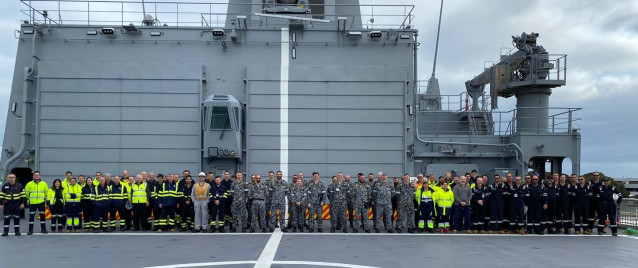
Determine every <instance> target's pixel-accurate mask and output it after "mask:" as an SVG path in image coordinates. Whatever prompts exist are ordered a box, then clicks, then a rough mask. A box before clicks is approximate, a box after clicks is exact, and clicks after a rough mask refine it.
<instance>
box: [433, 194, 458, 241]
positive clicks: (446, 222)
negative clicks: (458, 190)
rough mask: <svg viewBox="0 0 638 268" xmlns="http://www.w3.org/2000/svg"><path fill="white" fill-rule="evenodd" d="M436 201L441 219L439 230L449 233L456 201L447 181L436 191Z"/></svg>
mask: <svg viewBox="0 0 638 268" xmlns="http://www.w3.org/2000/svg"><path fill="white" fill-rule="evenodd" d="M434 203H435V204H436V209H437V210H436V212H437V217H438V219H439V231H440V232H441V233H443V232H445V233H449V232H450V212H451V211H452V204H453V203H454V193H453V192H452V190H450V189H449V188H448V183H447V182H443V183H442V184H441V190H439V191H437V192H436V193H434Z"/></svg>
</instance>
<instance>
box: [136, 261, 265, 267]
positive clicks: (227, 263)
mask: <svg viewBox="0 0 638 268" xmlns="http://www.w3.org/2000/svg"><path fill="white" fill-rule="evenodd" d="M253 263H256V261H221V262H200V263H182V264H170V265H162V266H149V267H146V268H184V267H201V266H223V265H238V264H253Z"/></svg>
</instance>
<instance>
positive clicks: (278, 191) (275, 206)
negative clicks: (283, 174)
mask: <svg viewBox="0 0 638 268" xmlns="http://www.w3.org/2000/svg"><path fill="white" fill-rule="evenodd" d="M269 189H270V198H269V199H270V211H271V213H272V214H271V215H270V222H269V227H270V228H272V229H274V228H275V223H277V210H279V227H280V228H282V229H283V228H285V226H286V194H288V182H287V181H285V180H281V181H278V180H277V181H275V182H273V183H272V184H271V185H270V187H269Z"/></svg>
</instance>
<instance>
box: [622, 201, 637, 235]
mask: <svg viewBox="0 0 638 268" xmlns="http://www.w3.org/2000/svg"><path fill="white" fill-rule="evenodd" d="M618 213H619V214H618V221H619V222H620V225H621V226H625V227H634V228H637V227H638V199H636V198H623V199H622V201H621V202H620V208H619V209H618Z"/></svg>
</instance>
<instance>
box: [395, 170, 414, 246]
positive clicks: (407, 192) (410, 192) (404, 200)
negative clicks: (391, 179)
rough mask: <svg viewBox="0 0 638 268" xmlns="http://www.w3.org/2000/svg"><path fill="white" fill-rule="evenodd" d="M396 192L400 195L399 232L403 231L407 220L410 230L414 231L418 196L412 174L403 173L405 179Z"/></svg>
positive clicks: (410, 231) (398, 209)
mask: <svg viewBox="0 0 638 268" xmlns="http://www.w3.org/2000/svg"><path fill="white" fill-rule="evenodd" d="M396 194H397V195H398V200H397V204H398V208H397V211H398V214H399V219H398V222H397V232H398V233H401V232H403V231H402V229H403V227H404V226H403V225H404V223H405V222H407V226H408V232H409V233H414V229H415V226H414V203H413V200H414V199H415V196H416V187H415V186H414V184H412V183H410V175H409V174H403V181H402V182H401V183H400V184H399V186H397V188H396Z"/></svg>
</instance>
